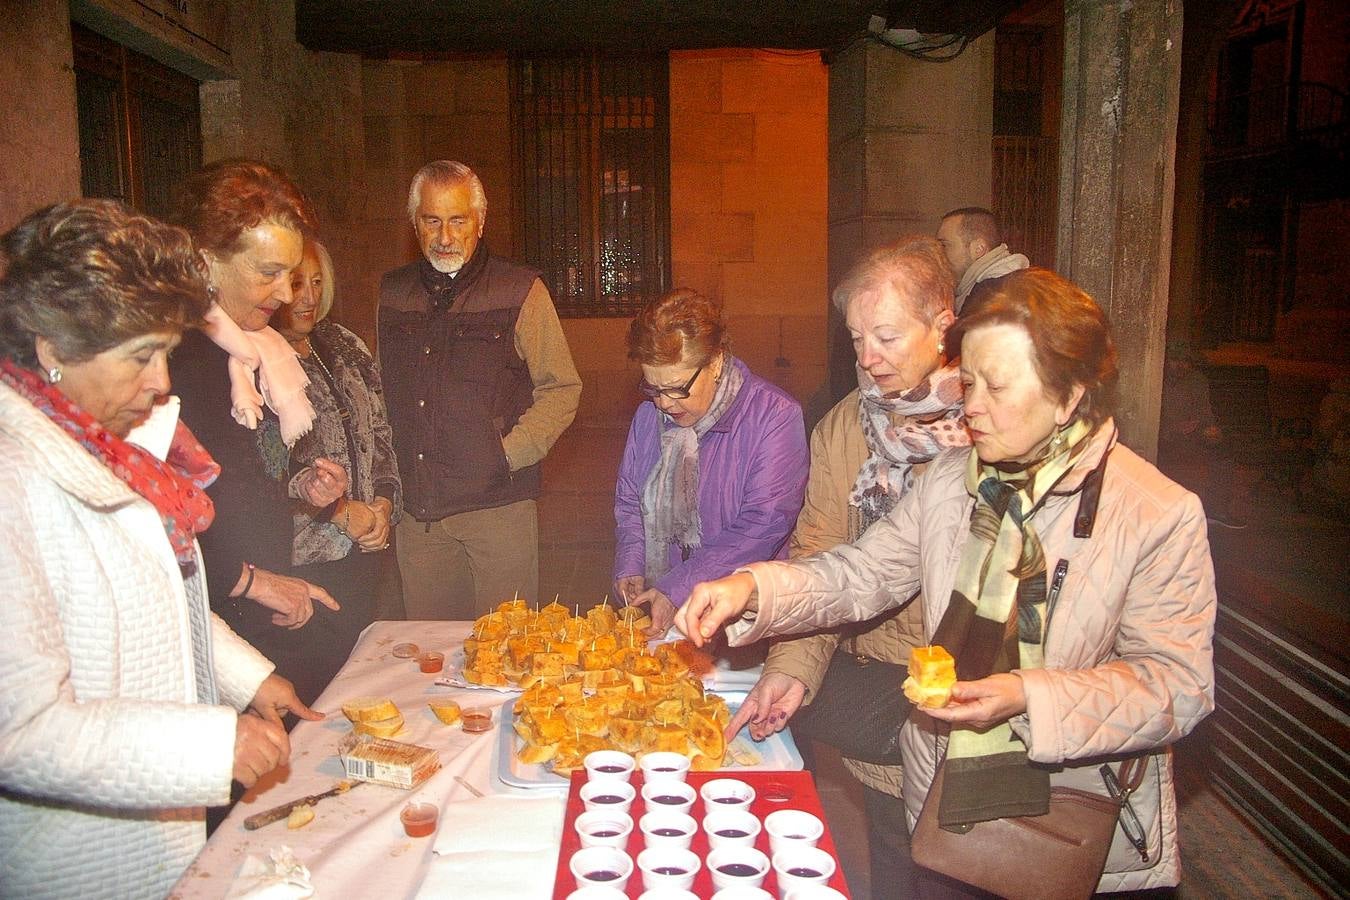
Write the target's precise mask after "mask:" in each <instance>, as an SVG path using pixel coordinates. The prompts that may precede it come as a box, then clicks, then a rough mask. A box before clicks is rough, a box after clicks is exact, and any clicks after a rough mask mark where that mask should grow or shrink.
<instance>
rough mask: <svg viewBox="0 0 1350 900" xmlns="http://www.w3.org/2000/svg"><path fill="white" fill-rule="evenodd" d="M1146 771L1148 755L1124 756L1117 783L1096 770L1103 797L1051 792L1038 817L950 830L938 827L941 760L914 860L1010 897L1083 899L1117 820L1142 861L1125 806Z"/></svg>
mask: <svg viewBox="0 0 1350 900" xmlns="http://www.w3.org/2000/svg"><path fill="white" fill-rule="evenodd" d="M1147 767H1148V759H1147V757H1134V758H1131V759H1128V760H1126V761H1125V762H1123V763H1121V766H1120V776H1119V780H1118V781H1117V778H1116V774H1115V772H1113V771H1112V770H1111V767H1110V766H1105V765H1104V766H1102V770H1103V771H1102V778H1103V781H1104V782H1105V784H1106V788H1107V790H1108V791H1109V792H1110V794H1111V796H1109V797H1104V796H1102V795H1100V794H1096V793H1093V792H1091V791H1080V790H1076V789H1074V788H1065V787H1051V788H1050V811H1049V812H1047V813H1046V814H1045V815H1043V816H1017V817H1014V818H1006V819H993V820H991V821H988V822H978V823H976V824H975V825H973V826H971V827H970V829H969V830H968V831H965V832H957V831H948V830H946V829H943V828H942V827H940V826H939V825H938V808H939V804H940V803H941V802H942V781H943V778H942V774H943V770H944V769H945V768H946V759H945V758H944V759H943V761H942V763H941V764H939V765H938V769H937V776H936V777H935V778H934V779H933V786H932V787H931V788H929V790H928V796H927V798H925V800H924V804H923V811H922V812H920V813H919V821H918V822H917V823H916V824H915V826H914V834H913V836H912V837H911V839H910V847H911V850H912V852H913V855H914V861H915V862H916V863H918V864H919V865H921V866H924V867H925V868H928V869H932V870H933V871H935V872H939V873H941V874H943V875H947V876H950V877H952V878H955V879H957V880H959V881H964V882H966V883H967V884H971V885H974V886H975V887H978V888H981V889H983V890H986V891H989V892H991V893H994V894H997V895H999V896H1000V897H1007V898H1009V900H1086V898H1088V897H1091V896H1092V894H1093V892H1094V891H1096V890H1097V882H1098V881H1099V880H1100V879H1101V876H1102V868H1103V867H1104V866H1105V865H1106V854H1107V852H1108V851H1109V850H1110V849H1111V840H1112V838H1114V837H1115V833H1116V824H1117V821H1119V822H1120V824H1121V826H1122V827H1123V828H1124V830H1125V834H1126V836H1127V837H1128V838H1129V839H1130V842H1131V843H1133V844H1134V845H1135V848H1136V849H1137V850H1138V851H1139V853H1140V854H1141V855H1142V856H1143V857H1144V859H1145V860H1147V859H1148V848H1147V844H1146V843H1145V842H1144V836H1143V835H1144V832H1143V828H1142V827H1141V825H1140V823H1139V820H1138V818H1137V817H1136V816H1135V814H1134V810H1133V808H1131V807H1130V805H1129V800H1130V794H1132V793H1133V792H1134V791H1135V790H1136V789H1137V788H1138V787H1139V785H1140V784H1142V783H1143V780H1144V771H1145V769H1146V768H1147Z"/></svg>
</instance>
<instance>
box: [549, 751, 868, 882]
mask: <svg viewBox="0 0 1350 900" xmlns="http://www.w3.org/2000/svg"><path fill="white" fill-rule="evenodd" d="M727 777H734V778H736V779H737V780H739V781H743V782H745V783H746V784H748V785H750V786H751V787H752V788H754V790H755V798H754V800H753V801H752V802H751V804H750V807H749V811H750V812H751V813H752V814H754V815H755V816H756V817H757V818H758V819H759V820H760V823H761V825H762V823H763V821H764V818H765V817H766V816H768V815H769V814H770V813H773V812H777V811H778V810H784V809H799V810H803V811H805V812H808V813H811V814H812V815H814V816H816V817H817V818H818V819H820V821H821V823H822V824H823V825H824V833H823V834H821V836H820V839H819V841H818V842H817V844H816V846H817V847H818V848H819V849H821V850H823V851H825V852H826V853H828V854H829V855H830V857H831V859H833V860H834V863H835V871H834V875H833V876H831V877H830V879H829V881H828V884H829V886H830V887H832V888H834V889H835V890H837V891H839V892H840V893H842V894H843V895H844V896H845V897H850V896H852V895H851V894H849V892H848V885H847V882H846V881H845V880H844V872H843V869H842V867H841V866H840V865H839V854H838V853H837V852H836V851H835V846H834V838H833V836H832V835H831V834H830V826H829V823H828V822H826V820H825V811H824V810H823V809H822V808H821V805H820V795H819V794H817V793H816V785H815V781H814V779H812V777H811V773H810V772H779V771H769V772H745V771H733V772H727V771H725V770H723V771H719V772H690V773H688V776H687V778H686V782H687V783H688V784H689V786H690V787H692V788H693V789H694V791H695V793H697V792H698V791H699V789H700V788H701V787H702V786H703V785H704V784H705V783H706V782H708V781H711V780H713V779H717V778H727ZM586 783H587V779H586V772H585V771H584V770H578V771H577V772H574V773H572V783H571V785H570V788H569V790H568V793H567V816H566V820H565V821H564V823H563V832H562V843H561V846H560V848H559V851H558V866H557V869H556V871H555V874H554V882H553V898H554V900H567V896H568V895H569V894H571V893H572V892H573V891H574V890H577V887H578V885H577V880H576V877H575V876H574V875H573V873H572V871H571V867H570V863H571V860H572V856H573V854H575V853H576V852H577V851H578V850H581V849H582V847H581V838H580V836H579V835H578V834H577V830H576V827H575V824H576V820H577V816H579V815H581V814H582V813H584V812H585V811H586V809H585V805H584V804H583V802H582V799H581V794H580V791H581V788H582V787H583V786H585V785H586ZM629 783H630V784H631V785H632V787H633V789H634V792H635V793H636V797H635V798H634V799H633V801H632V806H631V808H630V809H629V813H628V814H629V816H630V817H631V818H632V821H633V831H632V834H631V835H630V836H629V839H628V846H627V848H626V852H627V854H628V856H629V858H630V859H631V860H632V861H633V871H632V875H631V876H630V877H629V879H628V884H627V887H626V888H625V890H624V893H626V894H627V895H628V896H629V897H630V898H633V900H636V898H638V897H640V896H641V895H642V892H643V890H644V888H643V883H642V872H641V871H640V870H639V869H638V867H637V858H638V854H639V853H641V852H642V851H643V849H644V848H645V844H644V837H643V834H642V833H641V831H640V830H639V828H638V822H639V821H640V820H641V818H642V816H643V815H644V814H645V813H647V812H651V811H653V807H654V806H655V804H648V803H646V802H645V801H644V800H643V799H642V785H643V778H642V772H641V771H635V772H633V774H632V777H631V779H630V782H629ZM709 805H712V804H705V802H704V800H703V798H702V797H701V796H696V797H695V799H694V803H693V806H692V808H690V810H689V813H688V814H689V816H691V817H692V818H693V819H694V821H695V822H697V823H698V827H697V828H696V829H695V831H694V835H693V840H692V842H691V843H690V845H689V849H690V850H691V851H692V852H693V853H694V854H695V855H696V856H697V857H698V858H699V861H700V863H701V865H700V866H699V869H698V873H697V874H696V875H695V877H694V884H693V887H692V888H690V890H692V891H693V892H694V893H695V894H696V895H698V896H699V897H700V898H707V897H711V896H712V895H713V894H714V893H715V891H716V888H715V887H714V886H713V881H712V873H711V871H710V869H709V867H708V853H709V851H710V847H709V844H708V836H707V834H706V833H705V832H704V830H703V827H702V826H703V817H704V814H705V813H706V812H708V811H709V810H708V809H707V806H709ZM755 847H756V849H758V850H759V851H761V852H762V853H763V854H764V855H765V856H771V853H770V850H769V833H768V830H767V829H763V828H761V830H760V833H759V836H758V837H757V838H756V839H755ZM761 887H763V889H764V890H766V891H768V892H769V893H770V894H772V895H774V896H779V890H778V882H777V874H776V873H775V872H774V871H773V868H772V867H770V869H769V872H768V874H767V875H766V876H765V878H764V882H763V884H762V885H761Z"/></svg>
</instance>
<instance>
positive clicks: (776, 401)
mask: <svg viewBox="0 0 1350 900" xmlns="http://www.w3.org/2000/svg"><path fill="white" fill-rule="evenodd" d="M628 358H629V359H633V360H636V361H637V362H638V364H639V365H641V366H642V381H641V382H640V384H639V386H638V387H639V390H641V392H642V394H643V396H645V397H646V398H647V399H648V400H650V401H651V402H650V403H643V404H642V405H641V406H639V407H638V411H637V414H636V415H634V416H633V424H632V426H631V427H630V428H629V429H628V444H627V446H626V447H625V448H624V452H623V465H622V466H621V467H620V469H619V483H618V487H617V488H616V490H615V492H614V518H615V521H616V522H617V523H618V528H617V532H616V544H617V546H616V548H615V554H614V590H615V593H616V594H617V595H618V596H619V597H620V598H622V599H623V601H624V602H625V603H627V604H629V605H630V606H635V605H639V604H650V605H651V616H652V628H651V631H650V632H649V633H650V634H651V635H652V636H658V635H662V634H664V633H665V632H666V630H667V629H668V628H669V627H670V624H671V622H672V620H673V619H674V615H675V610H676V609H677V608H679V607H680V606H682V605H683V604H684V601H685V599H686V598H687V597H688V596H689V591H690V590H691V589H692V588H693V586H694V585H695V584H697V583H699V582H700V581H704V580H707V579H709V578H719V577H721V576H723V575H726V574H728V573H730V572H732V571H734V570H735V569H736V568H737V567H738V566H742V565H745V564H746V563H748V562H753V561H755V560H760V559H775V558H782V557H785V556H786V544H787V538H788V535H789V534H790V533H791V532H792V527H793V525H794V524H795V523H796V521H797V513H798V512H799V511H800V510H801V508H802V494H803V492H804V491H805V489H806V475H807V469H808V468H809V465H810V453H809V451H808V448H807V443H806V427H805V424H804V423H803V421H802V408H801V405H800V404H799V403H797V401H796V400H793V399H792V398H791V397H790V396H788V395H787V394H786V393H784V392H783V391H782V390H780V389H779V388H777V387H775V386H774V385H772V384H770V383H769V382H767V381H765V380H764V379H763V378H760V377H759V376H757V375H755V374H753V373H752V372H751V371H750V370H749V369H748V368H746V366H745V363H743V362H741V361H740V360H738V359H736V357H734V356H732V355H731V353H730V352H729V351H728V349H727V335H726V326H725V324H724V323H723V321H722V315H721V310H720V309H719V308H718V307H717V306H716V305H715V304H713V303H712V301H710V300H708V299H707V298H705V297H703V296H702V295H700V294H698V293H697V292H695V291H691V290H676V291H672V292H671V293H669V294H667V295H666V296H664V297H662V298H660V299H659V300H655V301H653V302H651V303H648V304H647V306H646V307H644V308H643V310H642V311H641V312H640V313H638V315H637V318H636V319H634V320H633V324H632V325H631V326H630V327H629V329H628Z"/></svg>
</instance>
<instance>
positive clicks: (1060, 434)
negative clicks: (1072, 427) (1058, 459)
mask: <svg viewBox="0 0 1350 900" xmlns="http://www.w3.org/2000/svg"><path fill="white" fill-rule="evenodd" d="M1067 431H1068V429H1067V428H1061V429H1059V430H1058V431H1056V432H1055V436H1054V437H1053V438H1052V439H1051V440H1050V448H1049V452H1050V454H1055V453H1058V452H1059V451H1060V448H1061V447H1063V446H1064V442H1065V441H1067V440H1068V436H1067V434H1066V432H1067Z"/></svg>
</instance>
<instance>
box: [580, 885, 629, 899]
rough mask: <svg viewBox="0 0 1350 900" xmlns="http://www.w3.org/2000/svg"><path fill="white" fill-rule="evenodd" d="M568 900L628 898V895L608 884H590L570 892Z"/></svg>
mask: <svg viewBox="0 0 1350 900" xmlns="http://www.w3.org/2000/svg"><path fill="white" fill-rule="evenodd" d="M567 900H628V895H627V894H625V893H624V892H623V891H621V890H619V889H618V888H612V887H609V886H608V885H602V884H588V885H586V886H585V887H583V888H577V889H576V890H575V891H573V892H572V893H570V894H568V895H567Z"/></svg>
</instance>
